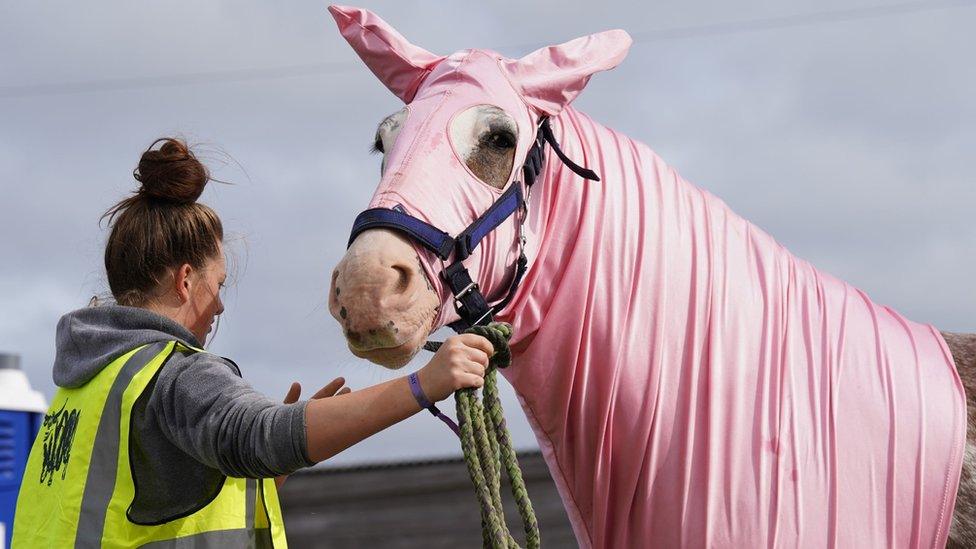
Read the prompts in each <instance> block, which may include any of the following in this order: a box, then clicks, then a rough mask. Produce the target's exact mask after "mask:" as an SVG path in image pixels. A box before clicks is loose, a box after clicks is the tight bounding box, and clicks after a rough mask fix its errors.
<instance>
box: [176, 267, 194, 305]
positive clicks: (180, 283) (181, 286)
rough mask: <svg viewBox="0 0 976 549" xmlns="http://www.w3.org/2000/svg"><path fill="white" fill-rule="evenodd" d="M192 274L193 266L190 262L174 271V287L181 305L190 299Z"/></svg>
mask: <svg viewBox="0 0 976 549" xmlns="http://www.w3.org/2000/svg"><path fill="white" fill-rule="evenodd" d="M192 274H193V267H191V266H190V264H189V263H184V264H182V265H180V266H179V267H177V268H176V269H175V270H174V271H173V289H174V290H175V291H176V296H177V297H178V298H179V299H180V304H181V305H182V304H184V303H186V302H187V301H189V300H190V288H191V286H192V285H193V283H192V282H191V280H190V275H192Z"/></svg>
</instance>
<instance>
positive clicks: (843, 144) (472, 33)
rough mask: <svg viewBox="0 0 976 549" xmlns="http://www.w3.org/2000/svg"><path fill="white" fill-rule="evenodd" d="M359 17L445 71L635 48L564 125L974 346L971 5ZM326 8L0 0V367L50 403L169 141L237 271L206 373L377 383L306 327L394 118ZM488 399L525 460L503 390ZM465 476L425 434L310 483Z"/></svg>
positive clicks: (454, 11)
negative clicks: (147, 166)
mask: <svg viewBox="0 0 976 549" xmlns="http://www.w3.org/2000/svg"><path fill="white" fill-rule="evenodd" d="M365 4H366V5H367V7H369V8H370V9H373V10H374V11H376V12H377V13H379V14H380V15H381V16H382V17H384V18H385V19H386V20H387V21H389V22H390V23H391V24H393V25H394V26H395V27H396V28H397V29H399V30H400V32H401V33H403V34H404V35H405V36H406V37H407V38H409V39H410V40H412V41H413V42H415V43H417V44H419V45H421V46H423V47H425V48H427V49H429V50H431V51H434V52H437V53H442V54H447V53H450V52H453V51H455V50H458V49H464V48H469V47H485V48H491V49H495V50H498V51H501V52H502V53H505V54H506V55H510V56H513V57H516V56H519V55H523V54H525V53H528V51H530V50H532V49H534V48H536V47H540V46H544V45H547V44H549V43H558V42H563V41H566V40H569V39H572V38H575V37H577V36H581V35H584V34H589V33H592V32H597V31H600V30H606V29H610V28H623V29H625V30H627V31H629V32H630V33H631V34H632V35H633V36H634V38H635V39H636V41H635V44H634V46H633V47H632V48H631V51H630V55H629V56H628V58H627V59H626V60H625V61H624V62H623V64H622V65H621V66H620V67H619V68H617V69H616V70H614V71H611V72H609V73H603V74H600V75H597V76H596V77H594V79H593V80H592V81H591V82H590V85H589V86H588V88H587V90H586V91H585V92H584V93H583V94H582V95H581V96H580V98H579V99H578V100H577V103H576V105H577V107H579V108H580V109H581V110H584V111H586V112H587V113H589V114H590V115H591V116H592V117H593V118H595V119H596V120H598V121H601V122H603V123H605V124H607V125H609V126H610V127H613V128H615V129H618V130H621V131H623V132H624V133H626V134H628V135H630V136H632V137H634V138H636V139H639V140H641V141H643V142H645V143H648V144H649V145H650V146H651V147H652V148H654V149H655V150H656V151H657V152H658V153H659V154H660V155H661V156H662V157H663V158H664V159H665V160H667V161H669V162H670V163H671V164H672V165H674V166H675V167H676V168H677V169H678V170H679V171H680V172H681V173H682V174H683V175H684V176H685V177H686V178H688V179H690V180H691V181H692V182H694V183H695V184H697V185H699V186H701V187H704V188H706V189H708V190H710V191H712V192H713V193H715V194H717V195H718V196H720V197H722V198H723V199H724V200H725V201H726V202H728V203H729V205H730V206H731V207H732V208H733V209H735V210H736V211H738V212H739V213H740V214H742V215H743V216H744V217H746V218H748V219H750V220H752V221H753V222H754V223H756V224H757V225H759V226H760V227H762V228H763V229H765V230H767V231H768V232H770V233H771V234H772V235H773V236H775V237H776V238H777V239H778V240H779V241H780V242H782V243H784V244H785V245H786V246H787V247H788V248H790V249H791V250H792V251H793V252H794V253H795V254H797V255H798V256H800V257H803V258H805V259H808V260H810V261H812V262H813V264H815V265H817V266H819V267H820V268H822V269H823V270H825V271H828V272H830V273H833V274H835V275H837V276H839V277H841V278H843V279H846V280H848V281H850V282H852V283H854V284H855V285H856V286H858V287H860V288H861V289H863V290H865V291H866V292H867V293H868V294H869V295H870V296H871V297H872V298H873V299H874V300H875V301H878V302H880V303H884V304H888V305H891V306H893V307H894V308H896V309H898V310H899V311H901V312H902V313H904V314H905V315H906V316H908V317H909V318H912V319H914V320H918V321H922V322H930V323H933V324H935V325H936V326H937V327H939V328H942V329H949V330H956V331H969V332H972V331H976V290H974V287H973V286H974V284H973V282H972V280H973V278H974V277H973V273H974V272H976V253H974V251H976V225H974V223H973V220H974V217H976V216H974V206H976V177H974V176H973V174H972V169H973V163H974V159H976V154H974V153H976V150H974V149H976V101H974V98H976V72H974V69H973V55H974V52H976V34H974V33H973V31H972V29H973V28H976V3H974V2H967V1H956V2H948V1H942V2H907V3H905V2H902V3H899V2H883V1H880V0H878V1H875V2H865V1H858V2H856V3H852V2H850V1H839V0H828V1H820V2H808V3H802V2H762V1H754V0H750V1H739V2H719V1H703V0H685V1H682V2H676V1H672V2H669V3H666V4H665V3H660V2H626V3H624V2H611V1H607V0H603V1H601V2H592V1H589V2H567V1H558V2H557V1H547V2H533V3H529V2H524V1H519V2H493V3H491V5H488V3H486V2H477V3H468V2H456V1H455V2H448V1H423V2H405V1H397V2H392V1H390V2H367V3H365ZM325 7H326V4H325V3H322V2H288V3H279V2H275V3H272V2H256V1H250V2H248V1H236V2H218V1H208V2H187V1H168V2H165V3H164V2H158V3H152V4H150V3H146V2H128V1H117V2H98V3H78V2H14V1H13V0H2V1H0V185H2V187H0V190H2V195H0V351H7V352H16V353H19V354H21V355H22V357H23V358H22V360H23V364H24V367H25V369H26V371H27V373H28V375H29V376H30V380H31V382H32V383H33V385H34V386H35V387H37V388H39V389H40V390H42V391H43V392H44V393H45V395H46V396H47V397H48V398H50V397H51V396H52V395H53V393H54V385H53V382H52V381H51V376H50V368H51V363H52V361H53V357H54V327H55V325H56V323H57V320H58V318H59V317H60V316H61V315H62V314H64V313H65V312H67V311H70V310H72V309H75V308H78V307H82V306H84V305H85V304H86V303H87V302H88V300H89V299H90V298H91V296H92V295H93V294H104V293H105V292H106V290H107V284H106V281H105V274H104V269H103V266H102V252H103V249H104V242H105V238H106V231H105V230H104V228H103V227H100V226H99V224H98V219H99V216H100V215H101V213H102V212H103V211H105V209H107V208H108V207H109V206H111V205H112V204H113V203H114V202H115V201H117V200H118V199H119V198H121V197H122V196H124V195H125V194H126V193H127V192H130V191H132V190H134V189H135V188H136V184H135V182H134V181H133V179H132V177H131V172H132V169H133V167H134V166H135V164H136V162H137V160H138V158H139V155H140V153H141V152H142V150H144V149H145V147H146V146H147V145H149V144H150V143H151V142H152V141H153V140H154V139H155V138H157V137H160V136H164V135H181V136H184V137H186V138H187V139H188V140H189V141H190V142H191V143H194V144H198V145H199V148H198V150H199V151H200V152H201V156H202V157H203V158H204V159H205V160H206V161H207V162H208V163H209V165H210V166H211V167H212V168H213V171H214V172H215V176H216V177H218V178H220V179H223V180H226V181H230V182H233V185H232V186H223V185H210V186H209V187H208V189H207V191H206V192H205V193H204V195H203V198H202V200H203V201H204V202H206V203H208V204H210V205H211V206H213V207H214V208H215V209H216V210H217V211H218V213H219V214H220V215H221V216H222V218H223V220H224V223H225V227H226V229H227V230H228V231H229V232H230V233H231V236H230V250H231V253H232V255H233V257H234V259H235V264H236V269H234V271H235V273H236V276H235V277H234V280H233V287H232V288H231V289H230V291H229V294H228V297H227V311H226V313H225V315H224V318H223V319H222V320H221V323H220V330H219V333H218V336H217V338H216V340H215V341H214V343H213V344H212V346H211V350H213V351H214V352H216V353H219V354H222V355H225V356H228V357H231V358H233V359H234V360H235V361H236V362H237V363H238V364H240V366H241V368H242V370H243V371H244V375H245V377H246V378H247V379H248V380H250V381H251V382H252V383H253V384H254V386H256V387H257V388H258V389H259V390H261V391H263V392H265V393H266V394H268V395H270V396H273V397H275V398H279V397H281V396H283V395H284V393H285V391H286V389H287V387H288V384H289V383H290V382H291V381H292V380H298V381H300V382H302V384H303V385H304V386H305V390H306V393H310V392H312V391H314V390H315V389H317V388H318V387H319V386H321V385H323V384H324V383H326V382H328V381H329V380H330V379H332V378H333V377H336V376H339V375H342V376H345V377H346V378H347V379H348V381H349V383H350V384H351V385H352V387H353V388H354V389H355V388H361V387H363V386H366V385H369V384H373V383H377V382H380V381H383V380H386V379H389V378H391V377H392V375H393V374H390V373H388V372H386V371H384V370H381V369H380V368H378V367H375V366H372V365H371V364H369V363H366V362H364V361H361V360H359V359H356V358H354V357H353V356H352V355H351V354H350V353H349V351H348V350H347V349H346V346H345V344H344V342H343V340H342V337H341V333H340V330H339V328H338V325H337V324H336V323H335V322H334V321H333V320H332V318H331V317H330V316H329V314H328V310H327V307H326V305H325V304H326V291H327V289H328V285H329V272H330V270H331V268H332V267H333V266H334V265H335V264H336V262H337V261H338V260H339V258H340V257H341V255H342V253H343V250H344V246H345V242H346V238H347V235H348V231H349V227H350V226H351V224H352V221H353V219H354V217H355V215H356V214H357V213H358V212H359V211H361V210H362V209H363V208H364V207H365V206H366V204H367V202H368V200H369V198H370V196H371V195H372V192H373V189H374V187H375V185H376V183H377V175H378V173H379V168H378V163H379V158H378V157H376V156H370V155H369V154H368V147H369V144H370V142H371V140H372V135H373V131H374V128H375V125H376V123H377V122H378V121H379V120H380V119H381V118H382V117H383V116H385V115H386V114H389V113H390V112H393V111H395V110H397V109H398V108H399V106H400V105H398V102H397V101H398V100H397V99H396V98H395V97H394V96H393V95H392V94H390V93H389V92H388V91H387V90H386V89H385V88H384V87H383V86H382V85H381V84H380V83H379V82H377V81H376V80H375V79H374V77H373V76H372V74H371V73H369V71H368V70H367V69H366V68H365V67H364V66H363V65H362V64H361V63H360V62H359V60H358V58H356V57H355V54H354V53H353V52H352V50H350V49H349V47H348V46H347V45H346V43H345V42H344V41H343V40H342V39H341V37H340V36H339V35H338V33H337V32H336V30H335V25H334V23H333V21H332V18H331V17H330V16H329V14H328V12H327V11H326V9H325ZM427 357H429V355H426V354H425V356H424V357H422V358H427ZM419 365H420V362H416V363H415V364H413V365H412V366H411V367H416V366H419ZM515 367H518V366H517V364H516V366H515ZM505 387H506V390H508V389H507V384H506V385H505ZM505 404H506V409H507V411H508V415H509V417H510V423H509V425H511V426H512V428H513V431H514V438H515V441H516V443H517V445H518V446H520V447H522V448H531V447H535V440H534V437H533V436H532V434H531V432H530V430H529V429H528V427H527V424H526V423H525V420H524V417H523V416H522V414H521V411H520V410H519V409H518V405H517V403H516V402H515V400H514V398H513V397H512V396H511V392H510V390H509V393H508V394H507V395H506V399H505ZM447 407H448V408H450V409H452V410H453V405H449V406H447ZM458 453H459V451H458V443H457V441H456V439H453V435H451V434H450V433H449V432H448V431H447V430H446V429H445V428H444V427H443V426H442V425H441V424H440V423H438V422H436V420H434V419H433V418H431V417H430V416H429V415H427V414H421V415H418V416H416V417H414V418H413V419H411V420H408V421H406V422H404V423H402V424H400V425H398V426H396V427H394V428H392V429H389V430H387V431H386V432H384V433H382V434H380V435H378V436H376V437H374V438H372V439H370V440H369V441H366V442H364V443H362V444H360V445H358V446H356V447H355V448H352V449H350V450H348V451H346V452H344V453H343V454H341V455H339V456H337V457H336V458H334V460H333V461H332V462H331V463H351V462H362V461H377V460H379V461H386V460H390V459H408V458H411V459H412V458H422V457H431V456H443V455H448V454H458Z"/></svg>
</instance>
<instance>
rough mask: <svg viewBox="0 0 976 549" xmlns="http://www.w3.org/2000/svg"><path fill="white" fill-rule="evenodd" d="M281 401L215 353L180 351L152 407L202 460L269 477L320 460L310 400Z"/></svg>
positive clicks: (175, 439)
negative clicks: (309, 428)
mask: <svg viewBox="0 0 976 549" xmlns="http://www.w3.org/2000/svg"><path fill="white" fill-rule="evenodd" d="M306 404H307V402H304V401H302V402H296V403H294V404H280V403H275V402H272V401H271V400H269V399H268V398H266V397H265V396H263V395H261V394H260V393H258V392H257V391H255V390H254V389H253V388H252V387H251V386H250V385H249V384H248V383H247V382H246V381H244V379H243V378H241V377H240V375H239V373H238V370H237V368H236V366H235V365H234V364H233V363H231V362H230V361H227V360H225V359H222V358H220V357H218V356H216V355H212V354H210V353H195V354H191V355H183V354H180V353H177V354H174V355H173V356H172V357H171V358H170V360H169V362H168V363H167V364H166V365H165V366H164V367H163V368H162V369H161V370H160V373H159V377H158V378H157V380H156V386H155V388H154V389H153V393H152V395H151V397H150V399H149V403H148V406H147V411H148V412H150V413H154V414H156V415H157V418H158V420H159V421H158V424H159V425H160V428H161V430H162V431H163V434H164V435H165V436H166V437H167V438H168V439H169V440H170V441H171V442H172V443H173V444H175V445H176V446H177V447H179V448H180V449H181V450H183V451H184V452H186V453H187V454H189V455H191V456H192V457H194V458H195V459H197V460H198V461H200V462H201V463H204V464H206V465H208V466H210V467H213V468H215V469H218V470H220V472H222V473H223V474H225V475H227V476H231V477H238V478H245V477H246V478H267V477H273V476H277V475H282V474H288V473H292V472H294V471H295V470H297V469H300V468H302V467H308V466H310V465H313V464H314V463H313V462H312V461H311V460H310V459H309V458H308V451H307V448H306V441H305V406H306Z"/></svg>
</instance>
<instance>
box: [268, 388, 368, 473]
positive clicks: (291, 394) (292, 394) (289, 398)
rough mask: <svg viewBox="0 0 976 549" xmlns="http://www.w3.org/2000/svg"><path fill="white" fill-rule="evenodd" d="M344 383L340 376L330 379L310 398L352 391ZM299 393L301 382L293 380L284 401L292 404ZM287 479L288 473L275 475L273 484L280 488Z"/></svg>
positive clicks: (314, 398) (296, 399)
mask: <svg viewBox="0 0 976 549" xmlns="http://www.w3.org/2000/svg"><path fill="white" fill-rule="evenodd" d="M345 384H346V380H345V379H343V378H341V377H337V378H335V379H333V380H332V381H330V382H329V384H328V385H326V386H325V387H322V388H321V389H319V390H318V392H317V393H315V394H314V395H312V400H316V399H319V398H327V397H330V396H336V395H344V394H346V393H348V392H350V391H352V389H350V388H349V387H343V385H345ZM301 395H302V384H301V383H299V382H297V381H295V382H293V383H292V384H291V387H289V388H288V394H287V395H285V400H284V402H285V404H292V403H293V402H298V397H300V396H301ZM287 479H288V475H281V476H280V477H275V484H276V485H277V486H278V488H281V485H282V484H284V483H285V480H287Z"/></svg>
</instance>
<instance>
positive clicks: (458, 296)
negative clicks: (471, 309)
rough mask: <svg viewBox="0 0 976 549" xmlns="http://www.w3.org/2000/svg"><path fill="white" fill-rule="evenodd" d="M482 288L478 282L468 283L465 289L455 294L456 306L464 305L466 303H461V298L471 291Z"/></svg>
mask: <svg viewBox="0 0 976 549" xmlns="http://www.w3.org/2000/svg"><path fill="white" fill-rule="evenodd" d="M480 289H481V288H480V287H479V286H478V283H477V282H472V283H471V284H468V285H467V286H465V287H464V289H463V290H461V291H460V292H458V293H456V294H454V306H455V307H457V308H459V309H460V308H462V307H464V304H463V303H461V298H463V297H464V296H466V295H468V293H470V292H471V291H479V290H480Z"/></svg>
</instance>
